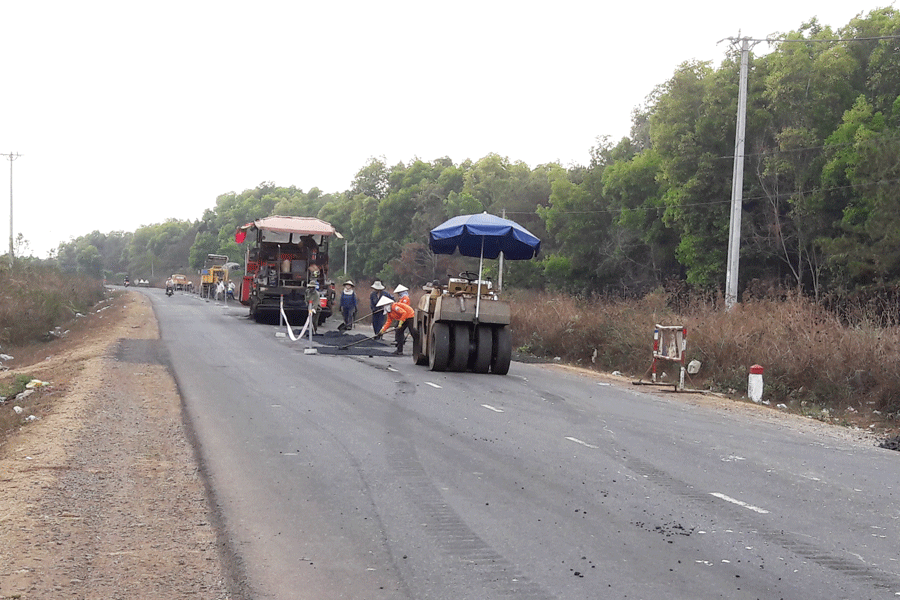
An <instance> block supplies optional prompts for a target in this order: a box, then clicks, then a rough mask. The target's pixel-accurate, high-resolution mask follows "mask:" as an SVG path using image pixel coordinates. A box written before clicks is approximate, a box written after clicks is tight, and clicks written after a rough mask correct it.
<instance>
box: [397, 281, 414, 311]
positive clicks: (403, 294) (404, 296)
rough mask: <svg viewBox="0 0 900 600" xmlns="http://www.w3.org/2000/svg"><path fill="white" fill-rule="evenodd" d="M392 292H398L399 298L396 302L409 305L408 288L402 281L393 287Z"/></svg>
mask: <svg viewBox="0 0 900 600" xmlns="http://www.w3.org/2000/svg"><path fill="white" fill-rule="evenodd" d="M394 293H395V294H398V295H399V297H400V299H399V300H397V302H402V303H403V304H405V305H407V306H411V304H410V299H409V288H408V287H406V286H405V285H403V284H402V283H401V284H400V285H398V286H397V287H395V288H394Z"/></svg>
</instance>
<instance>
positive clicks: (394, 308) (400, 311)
mask: <svg viewBox="0 0 900 600" xmlns="http://www.w3.org/2000/svg"><path fill="white" fill-rule="evenodd" d="M415 316H416V311H414V310H413V309H412V307H410V306H407V305H405V304H402V303H400V302H394V303H393V304H391V310H390V311H389V312H388V313H387V321H385V323H384V327H382V328H381V331H380V333H384V332H385V331H387V330H388V328H389V327H390V326H391V323H393V322H394V321H397V325H398V326H399V325H401V324H403V321H405V320H407V319H412V318H413V317H415Z"/></svg>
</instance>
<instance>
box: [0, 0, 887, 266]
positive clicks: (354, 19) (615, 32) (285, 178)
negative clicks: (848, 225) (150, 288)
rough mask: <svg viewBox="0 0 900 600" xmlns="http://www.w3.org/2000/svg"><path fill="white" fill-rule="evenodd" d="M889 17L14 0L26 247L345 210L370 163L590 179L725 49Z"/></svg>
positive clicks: (8, 27) (865, 8)
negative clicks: (237, 210) (341, 198)
mask: <svg viewBox="0 0 900 600" xmlns="http://www.w3.org/2000/svg"><path fill="white" fill-rule="evenodd" d="M889 5H891V4H890V3H889V2H884V1H882V2H866V1H862V0H841V1H837V0H830V1H827V2H813V1H810V0H788V1H784V0H757V1H756V2H753V3H738V2H730V3H729V2H722V1H721V0H716V1H712V0H701V1H694V2H687V3H684V2H672V1H670V0H667V1H665V2H658V1H656V0H651V1H645V2H610V3H608V2H597V1H595V0H593V1H589V0H555V1H553V2H540V3H538V2H529V1H527V0H525V1H523V0H516V1H515V2H513V1H494V0H477V1H473V0H457V1H455V2H428V1H427V0H416V1H398V2H394V1H390V0H384V1H382V2H372V1H366V2H361V1H357V0H349V1H348V0H345V1H344V2H315V3H313V2H308V1H303V0H293V1H286V0H283V1H265V0H261V1H257V2H246V1H244V2H232V1H223V0H217V1H215V2H211V1H190V0H178V1H174V2H173V1H168V0H157V1H154V2H137V1H128V0H117V1H114V2H96V1H91V0H82V1H79V2H73V1H71V0H65V1H50V2H48V1H41V0H19V1H13V0H0V6H2V11H0V40H2V42H3V54H2V58H0V65H2V66H0V81H2V85H0V90H2V93H0V123H2V127H0V152H3V153H8V152H14V153H20V154H21V157H20V158H18V159H17V160H16V161H15V162H13V164H12V167H13V203H14V227H13V229H14V232H15V233H16V234H18V233H22V234H23V235H24V237H25V239H26V240H28V242H29V243H30V247H31V251H32V253H33V254H34V255H35V256H40V257H44V256H46V255H47V253H48V252H49V251H50V250H52V249H53V248H55V247H56V246H58V245H59V243H60V242H63V241H67V240H69V239H70V238H73V237H78V236H80V235H84V234H87V233H89V232H91V231H93V230H99V231H102V232H104V233H106V232H109V231H114V230H124V231H134V230H135V229H137V228H138V227H140V226H141V225H148V224H152V223H159V222H162V221H164V220H165V219H167V218H170V217H171V218H178V219H190V220H193V219H198V218H200V217H201V216H202V214H203V211H204V210H205V209H207V208H212V207H214V206H215V200H216V197H217V196H218V195H220V194H223V193H227V192H230V191H235V192H241V191H243V190H245V189H249V188H254V187H256V185H257V184H259V183H261V182H263V181H272V182H274V183H276V184H277V185H283V186H290V185H295V186H297V187H298V188H301V189H303V190H308V189H310V188H312V187H318V188H320V189H322V190H323V191H325V192H339V191H343V190H346V189H347V188H349V187H350V182H351V180H352V178H353V176H354V175H355V173H356V172H357V171H358V170H359V169H360V168H361V167H362V166H363V165H364V164H365V163H366V162H367V160H368V159H369V158H370V157H381V156H383V157H385V159H386V160H387V162H388V164H396V163H397V162H404V163H406V162H409V161H410V160H412V159H414V158H421V159H423V160H426V161H430V160H434V159H436V158H440V157H443V156H449V157H450V158H451V159H452V160H453V161H454V162H457V163H459V162H461V161H463V160H465V159H467V158H471V159H473V160H477V159H479V158H481V157H483V156H484V155H486V154H488V153H490V152H496V153H498V154H500V155H502V156H506V157H508V158H509V159H510V160H512V161H524V162H525V163H527V164H528V165H530V166H532V167H533V166H535V165H537V164H541V163H546V162H550V161H559V162H561V163H562V164H563V165H569V164H586V163H587V161H588V157H589V151H590V148H591V146H593V145H594V144H595V143H596V139H597V138H598V136H605V135H608V136H611V137H612V138H614V139H618V138H620V137H622V136H624V135H627V134H628V131H629V128H630V118H631V111H632V109H633V108H634V107H636V106H639V105H641V104H642V103H643V101H644V99H645V97H646V96H647V95H648V94H649V93H650V92H651V91H652V90H653V88H654V87H655V86H656V85H658V84H661V83H664V82H665V81H666V80H667V79H668V78H669V77H670V76H671V75H672V73H673V72H674V70H675V68H676V67H677V66H678V65H679V64H680V63H682V62H684V61H686V60H691V59H700V60H711V61H713V64H714V65H718V64H719V63H720V62H721V60H722V58H723V56H724V54H725V51H726V50H727V47H728V42H722V43H718V42H719V40H722V39H723V38H727V37H731V36H737V35H738V32H739V31H740V32H741V33H742V34H743V35H749V36H753V37H766V36H767V35H769V34H773V33H776V32H785V31H790V30H793V29H797V28H798V27H799V26H800V25H801V24H802V23H803V22H804V21H805V20H808V19H809V18H811V17H813V16H817V17H818V18H819V21H820V22H821V23H823V24H826V25H831V26H832V27H835V28H838V27H841V26H843V25H845V24H847V22H848V21H849V20H850V19H851V18H852V17H854V16H856V15H857V14H859V13H863V14H868V12H869V11H871V10H873V9H875V8H877V7H881V6H889ZM758 51H760V52H765V51H767V48H766V47H765V46H760V47H758ZM9 167H10V163H9V162H7V161H2V162H0V236H2V237H0V254H2V253H5V251H6V249H7V248H8V245H9V187H10V186H9V176H10V174H9V171H10V169H9Z"/></svg>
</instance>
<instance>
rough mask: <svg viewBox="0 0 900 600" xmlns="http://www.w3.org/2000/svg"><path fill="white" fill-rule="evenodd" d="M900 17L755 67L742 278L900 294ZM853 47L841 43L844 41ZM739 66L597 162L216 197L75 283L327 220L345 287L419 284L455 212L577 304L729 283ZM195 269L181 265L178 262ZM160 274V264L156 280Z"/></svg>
mask: <svg viewBox="0 0 900 600" xmlns="http://www.w3.org/2000/svg"><path fill="white" fill-rule="evenodd" d="M898 35H900V12H898V11H897V10H895V9H893V8H883V9H878V10H874V11H872V12H870V13H869V14H868V15H865V16H860V17H857V18H855V19H853V20H851V22H850V23H849V24H847V25H846V26H844V27H842V28H840V29H838V30H836V31H835V30H832V29H831V28H829V27H825V26H822V25H821V24H819V23H818V22H817V21H816V20H815V19H813V20H811V21H809V22H807V23H804V24H803V25H802V26H801V27H800V28H799V29H798V30H796V31H793V32H790V33H788V34H785V35H784V36H781V39H782V41H781V42H779V43H777V44H775V45H774V47H773V48H772V49H771V51H770V52H768V53H767V54H764V55H754V56H751V62H750V74H749V97H748V112H747V135H746V156H747V161H746V166H745V175H744V190H743V197H744V206H743V219H742V223H743V231H742V240H743V241H742V247H741V271H740V278H739V279H740V281H741V283H742V285H746V284H747V283H748V282H751V281H765V282H770V283H777V284H779V285H782V286H784V285H788V286H792V287H795V288H797V289H800V290H802V291H803V292H805V293H808V294H810V295H813V296H815V297H821V296H822V295H824V294H832V295H833V294H839V293H848V292H854V293H856V292H871V291H873V290H883V289H893V288H894V287H895V286H896V285H897V284H898V281H900V243H898V242H900V51H898V49H900V39H898V38H897V37H891V36H898ZM833 40H841V41H833ZM739 62H740V56H739V53H738V52H737V51H736V50H733V51H732V53H731V54H730V55H729V56H728V57H727V58H726V60H724V61H723V62H722V64H721V65H719V66H718V67H714V66H713V65H711V64H710V63H707V62H693V61H692V62H686V63H684V64H682V65H681V66H680V67H679V68H678V69H677V70H676V72H675V73H674V74H673V75H672V77H671V78H670V79H669V80H668V81H666V82H664V83H663V84H661V85H659V86H658V87H657V88H656V89H655V90H653V91H652V93H651V94H650V95H649V97H648V99H647V101H646V103H645V105H644V106H642V107H640V108H638V109H636V110H635V112H634V114H633V122H632V130H631V133H630V135H629V136H628V137H626V138H623V139H622V140H619V141H617V142H616V141H612V140H609V139H607V138H600V139H598V142H597V144H596V146H595V147H594V148H592V149H591V152H590V161H589V163H588V164H587V165H574V166H566V167H564V166H561V165H559V164H555V163H550V164H546V165H537V166H535V167H533V168H532V167H529V166H528V165H526V164H524V163H522V162H515V161H511V160H510V159H509V158H505V157H502V156H498V155H496V154H490V155H488V156H485V157H483V158H481V159H479V160H477V161H472V160H466V161H463V162H462V163H459V164H456V163H454V162H453V161H452V160H450V159H449V158H441V159H437V160H434V161H430V162H428V161H423V160H418V159H414V160H411V161H410V162H408V163H399V164H395V165H388V164H386V162H385V160H384V159H381V158H373V159H370V160H369V162H368V163H366V164H365V165H364V166H363V167H362V168H361V169H360V170H359V171H358V173H357V174H356V176H355V178H354V180H353V181H352V183H351V186H350V189H348V190H346V191H343V192H340V193H334V194H325V193H323V192H322V191H321V190H319V189H317V188H313V189H311V190H309V191H308V192H304V191H302V190H299V189H296V188H294V187H288V188H285V187H278V186H276V185H274V184H272V183H262V184H260V185H259V186H257V187H256V188H254V189H250V190H246V191H244V192H242V193H240V194H237V193H233V192H232V193H228V194H223V195H221V196H219V197H218V198H217V199H216V205H215V207H213V208H210V209H208V210H207V211H206V212H205V213H204V215H203V217H202V218H201V219H200V220H199V221H197V222H194V223H189V222H179V221H168V222H166V223H163V224H160V225H154V226H149V227H146V228H142V229H140V230H138V231H136V232H135V233H134V234H127V233H121V232H115V233H112V234H108V235H103V234H99V233H98V232H94V233H92V234H90V235H88V236H84V237H83V238H79V239H78V240H74V241H72V242H70V243H68V244H63V245H62V246H60V249H59V253H58V259H59V261H60V263H61V264H63V265H64V266H65V267H66V268H70V269H73V270H80V271H84V272H91V273H96V272H100V271H102V270H106V271H113V272H119V271H128V272H131V273H136V272H137V270H141V271H143V272H148V266H149V268H150V269H152V268H153V264H158V265H165V270H173V269H174V268H175V267H176V266H179V265H183V266H184V267H185V268H191V269H196V268H198V267H199V266H200V265H201V264H202V262H203V258H204V257H205V256H206V254H207V253H210V252H215V253H224V254H228V255H229V256H230V257H232V259H233V260H236V261H238V262H240V261H241V257H240V255H239V248H238V247H237V245H236V244H235V243H234V241H233V233H234V230H235V228H236V227H237V226H239V225H241V224H243V223H246V222H248V221H250V220H253V219H255V218H259V217H263V216H267V215H271V214H282V215H306V216H318V217H320V218H322V219H325V220H327V221H329V222H331V223H332V224H334V225H335V227H336V228H337V229H338V231H340V232H341V233H342V235H343V236H344V240H343V241H341V240H337V241H336V242H335V243H333V246H332V252H331V261H332V272H333V273H336V272H337V271H339V270H340V269H342V268H343V260H344V244H346V245H347V247H346V251H347V252H346V254H347V261H348V268H347V271H348V275H349V276H351V277H375V276H381V277H388V278H390V279H392V280H396V279H402V280H403V281H407V282H409V283H411V284H415V283H420V282H423V281H426V280H430V279H433V278H434V277H440V276H443V275H444V274H445V273H446V271H447V269H451V268H455V267H457V266H458V265H455V264H452V260H453V259H448V258H446V257H436V256H434V255H432V254H431V253H430V252H429V251H428V248H427V234H428V231H429V230H430V229H431V228H432V227H434V226H436V225H438V224H439V223H441V222H442V221H444V220H445V219H447V218H450V217H452V216H455V215H458V214H465V213H473V212H481V211H487V212H490V213H493V214H498V215H499V214H503V213H505V214H506V215H507V216H508V217H509V218H511V219H514V220H516V221H518V222H519V223H521V224H522V225H524V226H525V227H527V228H528V229H529V230H531V231H532V232H533V233H534V234H535V235H537V236H538V237H540V238H541V239H542V241H543V252H542V256H541V257H540V259H539V260H536V261H530V262H528V263H513V264H510V263H507V265H508V269H507V271H506V273H505V275H504V277H505V278H508V279H506V280H507V281H509V282H511V283H515V284H517V285H520V286H529V287H549V288H552V289H560V290H566V291H571V292H580V293H585V292H588V293H589V292H610V291H615V292H616V293H625V294H639V293H642V292H643V291H645V290H648V289H651V288H654V287H656V286H659V285H660V284H662V283H664V282H666V281H670V280H675V281H683V282H686V283H688V284H690V285H692V286H695V287H701V288H720V287H722V286H723V285H724V278H725V267H726V264H725V261H726V255H727V248H726V243H727V237H728V220H729V202H730V197H731V181H732V169H733V154H734V140H735V129H736V125H735V121H736V119H735V117H736V114H737V102H738V72H739V69H738V67H739ZM179 253H181V254H179ZM148 261H149V263H150V264H149V265H148Z"/></svg>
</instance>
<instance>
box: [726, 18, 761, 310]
mask: <svg viewBox="0 0 900 600" xmlns="http://www.w3.org/2000/svg"><path fill="white" fill-rule="evenodd" d="M739 35H740V34H739ZM729 40H730V41H731V43H732V44H737V43H738V42H740V43H741V75H740V84H739V88H738V110H737V131H736V132H735V135H734V171H733V174H732V178H731V220H730V224H729V227H728V265H727V269H726V271H725V308H731V307H732V306H734V305H735V304H736V303H737V291H738V263H739V262H740V254H741V204H742V203H743V190H744V138H745V136H746V128H747V71H748V65H749V62H750V49H751V48H752V47H753V46H755V45H756V44H757V43H758V42H757V40H751V39H750V38H729ZM751 41H753V44H752V45H751V43H750V42H751Z"/></svg>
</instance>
